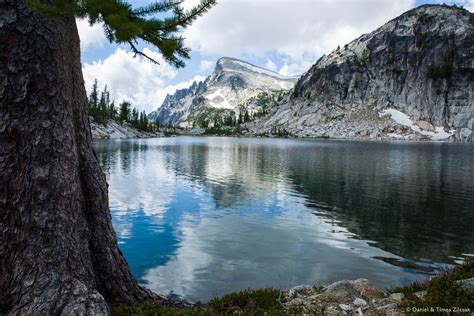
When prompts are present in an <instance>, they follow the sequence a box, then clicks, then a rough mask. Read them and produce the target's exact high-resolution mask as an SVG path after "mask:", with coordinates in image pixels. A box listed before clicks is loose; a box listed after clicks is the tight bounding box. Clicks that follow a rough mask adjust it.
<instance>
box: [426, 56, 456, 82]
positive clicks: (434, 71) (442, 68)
mask: <svg viewBox="0 0 474 316" xmlns="http://www.w3.org/2000/svg"><path fill="white" fill-rule="evenodd" d="M452 74H453V64H452V62H451V61H450V60H449V58H445V59H444V61H443V63H442V64H440V65H434V64H431V65H430V66H429V67H428V71H427V74H426V75H427V76H428V78H431V79H433V80H437V79H450V78H451V75H452Z"/></svg>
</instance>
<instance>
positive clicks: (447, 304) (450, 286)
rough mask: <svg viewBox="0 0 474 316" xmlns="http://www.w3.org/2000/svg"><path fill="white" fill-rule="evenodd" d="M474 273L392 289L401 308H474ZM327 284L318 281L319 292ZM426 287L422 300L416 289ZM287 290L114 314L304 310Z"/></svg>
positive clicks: (469, 267) (460, 271)
mask: <svg viewBox="0 0 474 316" xmlns="http://www.w3.org/2000/svg"><path fill="white" fill-rule="evenodd" d="M472 277H474V263H473V262H472V261H470V262H467V263H465V264H464V265H462V266H458V267H456V268H454V269H453V270H450V271H445V272H443V273H442V274H440V275H438V276H436V277H434V278H432V279H430V280H427V281H424V282H415V283H413V284H411V285H409V286H404V287H395V288H392V289H390V292H391V293H404V294H405V295H406V300H405V301H404V302H403V303H402V305H401V306H400V308H401V309H402V310H404V308H408V307H410V308H414V307H417V308H423V307H441V308H452V307H453V306H456V307H461V308H470V309H471V310H472V309H473V308H474V293H473V292H469V291H467V290H465V289H462V288H461V287H460V286H459V285H458V284H457V283H456V281H457V280H462V279H468V278H472ZM323 288H324V287H323V286H321V285H315V286H314V289H315V290H316V292H320V291H321V290H322V289H323ZM420 291H426V296H425V298H424V299H423V300H422V299H420V298H418V297H417V296H416V295H415V293H417V292H420ZM282 294H283V293H282V292H281V291H279V290H277V289H273V288H265V289H258V290H244V291H240V292H235V293H230V294H227V295H224V296H222V297H220V298H217V297H216V298H213V299H212V300H210V301H209V302H208V303H207V304H203V305H200V304H199V305H196V306H195V307H192V308H185V309H183V308H177V307H169V306H164V305H162V304H161V303H160V302H159V301H156V302H153V301H150V302H145V303H141V304H136V305H132V306H125V305H122V306H116V307H115V308H113V314H114V315H119V316H128V315H299V314H301V313H302V312H303V311H302V310H300V309H298V308H290V309H285V308H284V307H283V306H282V304H281V301H280V299H281V297H282V296H283V295H282Z"/></svg>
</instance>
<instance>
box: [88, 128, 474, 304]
mask: <svg viewBox="0 0 474 316" xmlns="http://www.w3.org/2000/svg"><path fill="white" fill-rule="evenodd" d="M96 149H97V155H98V158H99V160H100V163H101V165H102V167H103V169H104V171H105V173H106V175H107V178H108V182H109V192H110V207H111V212H112V218H113V223H114V226H115V229H116V232H117V237H118V240H119V245H120V248H121V249H122V251H123V252H124V254H125V257H126V259H127V261H128V262H129V265H130V267H131V269H132V272H133V274H134V275H135V276H136V277H137V278H138V279H139V280H140V282H141V283H143V284H144V285H145V286H147V287H149V288H151V289H152V290H154V291H157V292H159V293H165V294H166V293H170V292H172V293H175V294H179V295H182V296H185V297H187V298H189V299H196V300H207V299H209V298H211V297H212V296H214V295H221V294H225V293H228V292H231V291H234V290H239V289H245V288H249V287H251V288H257V287H265V286H272V287H277V288H288V287H291V286H294V285H299V284H318V283H329V282H332V281H337V280H340V279H353V278H360V277H363V278H368V279H369V280H371V281H372V282H374V283H375V284H376V285H377V286H379V287H381V288H385V287H388V286H390V285H397V284H404V283H408V282H410V281H413V280H418V279H422V278H426V277H427V276H429V275H430V274H431V273H436V271H438V270H439V269H441V268H442V267H444V266H445V265H446V264H454V263H456V262H462V260H464V258H466V257H468V256H472V254H473V253H474V229H473V227H474V146H472V145H465V144H448V143H405V142H402V143H397V142H384V143H377V142H345V141H310V140H285V139H245V138H217V137H216V138H204V137H202V138H201V137H199V138H198V137H176V138H162V139H147V140H126V141H100V142H96Z"/></svg>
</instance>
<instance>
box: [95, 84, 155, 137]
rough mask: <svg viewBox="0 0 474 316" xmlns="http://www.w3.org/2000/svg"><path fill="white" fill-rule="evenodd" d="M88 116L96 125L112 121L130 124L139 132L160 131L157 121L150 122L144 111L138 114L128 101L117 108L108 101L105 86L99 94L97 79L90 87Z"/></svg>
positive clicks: (107, 92)
mask: <svg viewBox="0 0 474 316" xmlns="http://www.w3.org/2000/svg"><path fill="white" fill-rule="evenodd" d="M88 102H89V115H91V116H92V117H93V118H94V120H95V121H96V122H98V123H102V124H105V123H107V122H108V121H114V122H117V123H119V124H124V123H127V124H130V126H131V127H132V128H134V129H136V130H138V131H141V132H156V131H159V129H160V122H159V121H158V120H153V121H152V120H150V119H149V118H148V115H147V114H146V112H145V111H142V112H140V111H139V110H138V109H136V108H135V107H132V104H131V103H130V102H128V101H122V103H120V104H119V105H118V106H116V105H115V102H114V101H113V100H110V93H109V91H108V90H107V85H106V86H105V87H104V90H103V91H102V92H100V96H99V91H98V88H97V79H96V80H95V81H94V84H93V85H92V90H91V93H90V94H89V97H88Z"/></svg>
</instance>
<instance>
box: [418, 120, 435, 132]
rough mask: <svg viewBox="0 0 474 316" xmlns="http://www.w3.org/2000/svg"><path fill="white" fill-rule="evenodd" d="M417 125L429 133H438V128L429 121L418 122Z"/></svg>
mask: <svg viewBox="0 0 474 316" xmlns="http://www.w3.org/2000/svg"><path fill="white" fill-rule="evenodd" d="M415 125H416V126H418V127H419V128H421V129H422V130H424V131H427V132H436V128H435V127H434V125H433V124H431V123H430V122H427V121H416V122H415Z"/></svg>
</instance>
